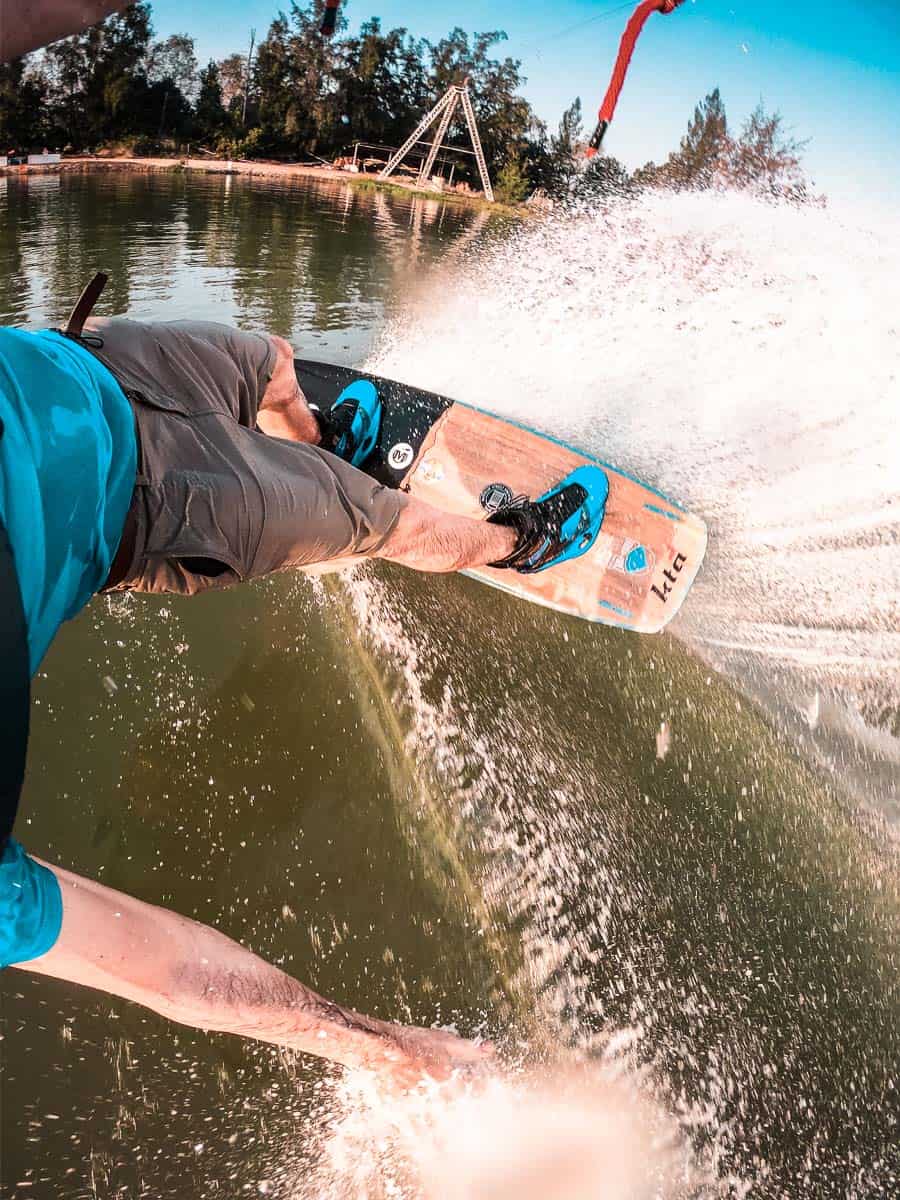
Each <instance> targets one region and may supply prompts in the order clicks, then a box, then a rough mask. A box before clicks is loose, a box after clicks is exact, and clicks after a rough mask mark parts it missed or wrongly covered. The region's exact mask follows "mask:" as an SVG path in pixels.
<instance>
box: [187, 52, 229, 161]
mask: <svg viewBox="0 0 900 1200" xmlns="http://www.w3.org/2000/svg"><path fill="white" fill-rule="evenodd" d="M194 122H195V125H196V129H197V133H198V135H199V136H200V137H201V138H204V139H209V140H211V141H212V140H215V139H216V138H218V137H219V136H220V135H221V134H222V133H224V131H225V129H226V128H227V126H228V113H227V112H226V111H225V106H224V105H223V103H222V84H221V82H220V80H219V68H218V67H217V66H216V64H215V62H213V61H212V60H210V62H209V63H207V65H206V66H205V67H204V68H203V70H202V71H201V72H200V88H199V91H198V93H197V103H196V105H195V106H194Z"/></svg>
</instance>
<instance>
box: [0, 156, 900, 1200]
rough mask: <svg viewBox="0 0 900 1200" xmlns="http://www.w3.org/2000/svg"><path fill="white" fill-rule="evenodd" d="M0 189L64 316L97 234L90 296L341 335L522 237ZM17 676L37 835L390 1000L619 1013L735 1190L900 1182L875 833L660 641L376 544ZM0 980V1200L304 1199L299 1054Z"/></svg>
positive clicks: (891, 969) (770, 732)
mask: <svg viewBox="0 0 900 1200" xmlns="http://www.w3.org/2000/svg"><path fill="white" fill-rule="evenodd" d="M0 184H2V181H0ZM0 214H2V219H0V256H2V263H0V289H2V290H0V319H2V320H3V321H4V322H6V323H17V324H29V325H33V326H41V325H46V324H49V323H52V322H53V321H55V320H57V319H58V318H59V317H60V316H61V315H62V314H63V313H64V311H65V310H66V309H67V307H68V306H69V304H70V303H71V302H72V299H73V298H74V296H75V295H76V294H77V292H78V291H79V290H80V287H81V285H82V283H83V282H84V281H85V280H86V279H87V277H89V276H90V274H91V273H92V272H93V271H94V270H95V269H98V268H103V269H105V270H108V271H110V273H111V276H112V281H111V284H110V289H109V294H108V296H107V297H106V298H105V300H104V311H108V312H111V311H116V312H121V311H126V310H127V311H130V312H131V313H132V314H133V315H137V316H147V317H149V316H151V315H152V316H159V315H165V316H169V317H187V316H197V317H203V318H213V319H220V320H228V321H233V322H235V323H239V324H242V325H245V326H247V327H253V328H268V329H270V330H272V331H274V332H277V333H280V334H283V335H285V336H288V337H290V338H291V339H292V340H293V341H294V343H295V344H296V345H297V346H298V348H300V349H301V350H302V352H303V353H304V354H306V355H308V356H310V357H321V358H323V359H328V360H330V361H340V362H346V363H358V362H361V361H362V360H363V359H364V358H365V356H366V354H367V353H368V352H369V350H370V349H371V348H372V346H373V345H374V344H375V343H376V341H377V339H378V337H379V335H380V334H381V333H382V332H383V330H384V328H385V326H386V324H387V322H388V321H389V320H390V319H391V317H392V316H393V315H394V314H397V313H400V312H402V311H404V310H406V309H407V308H408V307H409V306H411V305H415V303H416V302H417V297H418V296H419V294H420V290H421V289H422V287H423V286H424V285H425V284H427V282H428V280H429V279H433V278H435V277H436V273H437V272H438V271H444V272H448V273H449V274H450V275H451V276H452V270H453V261H454V252H455V251H456V253H460V252H465V251H464V249H463V248H466V249H470V248H471V247H474V246H477V244H478V242H479V239H483V238H486V237H487V238H492V237H494V238H496V237H502V236H505V234H504V231H503V229H502V228H501V229H498V228H496V227H494V226H492V225H490V224H488V225H486V226H484V227H482V220H483V219H482V218H481V217H479V216H476V215H473V214H471V213H469V212H468V211H466V210H462V209H459V208H451V207H445V206H443V205H441V204H440V203H438V202H436V201H421V200H417V199H412V198H409V199H407V198H402V197H401V198H397V197H394V196H390V197H384V196H380V195H374V196H373V195H372V194H370V193H365V194H356V193H354V192H353V191H352V190H351V189H343V188H338V189H335V190H330V191H326V190H321V189H311V188H304V187H297V188H290V189H284V188H280V187H277V188H276V187H272V186H261V185H255V184H252V183H250V182H248V181H246V180H227V179H222V178H208V179H198V178H189V179H188V178H183V177H172V176H148V177H143V176H142V177H128V176H119V177H114V178H113V177H110V178H102V177H98V178H90V177H83V178H78V177H72V178H68V177H66V178H63V179H62V180H60V179H35V180H32V181H31V183H30V184H25V183H22V182H18V181H15V182H14V181H10V183H9V184H8V186H7V187H6V189H5V191H4V192H0ZM473 336H476V335H473ZM482 336H489V333H488V332H487V331H483V333H482ZM420 382H421V383H423V384H424V385H427V383H428V381H427V380H421V381H420ZM34 691H35V699H34V723H33V734H32V743H31V754H30V771H29V780H28V785H27V789H26V793H25V796H24V798H23V804H22V809H21V816H20V824H19V826H18V833H19V836H20V838H21V840H22V841H23V842H24V843H25V844H26V845H27V846H28V847H29V848H30V849H31V850H33V851H34V852H35V853H39V854H40V855H42V856H43V857H46V858H47V859H49V860H50V861H55V862H58V863H60V864H62V865H64V866H67V867H70V868H72V869H74V870H76V871H78V872H80V873H82V874H85V875H89V876H95V877H98V878H100V879H101V880H102V881H103V882H105V883H107V884H109V885H111V886H113V887H118V888H121V889H123V890H126V891H128V892H130V893H132V894H134V895H137V896H139V897H141V898H142V899H145V900H148V901H151V902H153V903H159V904H163V905H166V906H169V907H171V908H174V909H177V910H178V911H180V912H183V913H186V914H189V915H191V916H193V917H196V918H197V919H199V920H202V921H205V922H208V923H210V924H214V925H215V926H216V927H217V928H219V929H221V930H223V931H224V932H225V933H227V934H229V935H231V936H232V937H235V938H237V939H239V940H240V941H242V942H244V943H245V944H246V945H248V946H250V947H251V948H253V949H254V950H255V951H257V952H259V953H260V954H262V955H264V956H265V957H267V958H269V959H272V960H273V961H276V962H278V963H280V964H283V965H284V966H285V968H286V969H287V970H289V971H291V972H293V973H295V974H296V975H297V976H298V977H300V978H301V979H303V980H304V981H306V982H308V983H310V984H311V985H313V986H314V987H316V988H317V989H319V990H320V991H322V992H324V993H325V994H327V995H330V996H333V997H335V998H336V999H340V1000H341V1001H343V1002H345V1003H348V1004H351V1005H353V1006H354V1007H357V1008H360V1009H363V1010H364V1011H371V1012H374V1013H377V1014H378V1015H381V1016H385V1017H387V1016H391V1017H397V1018H401V1019H410V1020H414V1021H416V1022H419V1023H425V1024H428V1023H431V1022H433V1021H436V1020H442V1021H454V1022H456V1023H457V1024H458V1025H459V1027H460V1028H461V1029H463V1030H467V1031H472V1030H475V1029H481V1028H486V1029H487V1030H488V1031H489V1032H490V1034H491V1035H492V1036H494V1037H497V1038H498V1039H499V1040H500V1041H501V1042H504V1041H505V1042H506V1043H507V1044H508V1043H511V1042H513V1041H515V1040H516V1038H517V1037H521V1038H525V1039H527V1040H528V1041H529V1042H530V1043H531V1044H532V1045H533V1046H534V1047H536V1048H539V1049H540V1051H541V1052H542V1053H546V1052H547V1049H548V1047H549V1046H556V1047H562V1046H564V1045H566V1044H571V1043H576V1042H578V1041H582V1040H584V1039H585V1038H586V1037H587V1036H588V1035H589V1034H591V1033H596V1032H602V1031H612V1030H619V1029H622V1028H626V1027H627V1028H631V1029H635V1028H636V1029H638V1030H639V1031H640V1037H639V1039H638V1044H637V1045H638V1048H637V1051H636V1054H637V1056H638V1058H639V1059H640V1061H641V1062H643V1063H646V1064H648V1065H649V1066H650V1067H651V1070H652V1075H653V1078H654V1079H655V1080H656V1082H657V1084H658V1085H659V1086H660V1087H661V1088H662V1089H664V1092H665V1094H666V1096H667V1098H668V1100H669V1101H670V1103H671V1104H672V1105H673V1106H674V1107H681V1108H689V1107H696V1108H698V1109H701V1110H703V1113H704V1114H705V1115H704V1116H703V1118H702V1119H700V1118H698V1119H697V1121H696V1122H695V1124H694V1126H693V1128H695V1129H696V1135H695V1136H696V1141H697V1144H698V1148H699V1149H701V1150H703V1149H705V1148H708V1147H710V1146H714V1147H717V1148H718V1150H719V1152H720V1153H721V1156H722V1163H723V1168H722V1169H723V1171H731V1172H734V1173H735V1174H736V1175H737V1176H739V1177H741V1178H742V1179H744V1180H746V1181H748V1182H750V1183H751V1184H752V1185H753V1189H754V1190H753V1193H752V1194H754V1195H762V1196H771V1197H782V1196H784V1197H806V1196H809V1197H813V1196H825V1197H843V1196H851V1195H852V1196H866V1197H876V1196H888V1195H891V1194H892V1192H893V1189H895V1188H896V1187H897V1180H898V1171H900V1155H898V1144H900V1137H898V1111H900V1099H898V1093H897V1079H896V1068H897V1062H898V1058H900V1054H898V1051H900V998H898V988H897V978H898V976H897V969H898V936H897V914H898V875H897V868H896V860H895V858H894V857H893V856H892V853H891V851H890V849H889V848H888V847H887V846H886V844H885V842H884V840H883V837H882V835H881V833H880V832H879V830H878V829H877V828H870V827H869V826H868V825H867V824H866V823H865V822H863V821H862V820H861V819H859V818H858V817H857V816H856V815H855V813H854V812H853V811H851V810H848V808H847V807H846V802H845V801H844V800H843V799H841V798H840V797H838V796H837V795H833V794H832V793H831V792H830V791H829V789H828V787H827V786H826V785H825V783H824V782H823V781H822V780H821V779H819V778H818V777H817V776H816V775H815V774H814V772H813V770H812V769H811V768H810V767H809V766H807V765H806V764H805V763H804V761H803V759H802V757H801V756H800V754H799V752H798V750H797V748H796V747H795V746H793V745H792V744H791V743H789V742H786V741H785V739H784V737H783V736H782V735H779V734H778V733H777V732H776V731H775V729H774V728H773V726H772V725H771V724H770V722H769V720H768V719H767V717H766V716H765V714H764V713H763V712H762V711H760V710H759V709H757V708H756V707H755V706H754V705H753V704H752V703H751V702H750V701H748V700H746V699H745V698H743V697H742V696H741V695H740V693H739V692H738V691H737V690H736V689H735V688H734V687H733V686H732V685H730V684H728V683H726V682H725V681H724V680H721V679H719V678H718V677H716V676H715V675H713V674H711V672H710V671H709V669H708V668H706V667H704V666H703V665H702V664H700V663H699V662H698V661H696V660H695V659H694V658H693V657H692V656H691V655H690V654H689V653H688V652H687V651H686V650H684V649H683V648H682V647H681V646H680V645H679V644H678V643H677V642H675V641H674V640H672V639H670V638H661V639H652V640H651V639H640V638H638V637H635V636H632V635H624V634H621V633H618V632H615V631H611V630H606V629H602V628H598V627H590V626H587V625H584V624H580V623H577V622H572V621H569V620H567V619H564V618H561V617H559V616H557V615H555V614H552V613H548V612H546V611H543V610H540V609H537V608H533V607H530V606H525V605H523V604H520V603H517V602H515V601H513V600H512V599H510V598H508V597H505V596H503V595H500V594H498V593H494V592H490V591H488V590H486V589H484V588H482V587H479V586H478V585H477V584H475V583H474V582H472V581H469V580H465V579H454V578H448V579H435V580H422V579H417V578H413V577H411V576H409V575H405V574H404V573H403V572H402V571H400V570H397V569H389V568H384V569H379V570H378V571H375V572H372V573H371V574H370V575H368V576H364V577H363V578H362V579H361V580H356V581H354V582H352V583H347V582H342V581H340V580H334V579H329V580H327V581H326V582H325V583H324V584H316V585H314V584H312V583H310V582H309V581H306V580H303V579H292V578H288V577H280V578H277V579H273V580H270V581H263V582H259V583H256V584H253V585H250V586H247V587H244V588H242V589H239V590H237V591H233V592H229V593H216V594H210V595H207V596H203V597H199V598H196V599H194V600H192V601H178V600H175V599H169V600H166V599H158V598H157V599H143V598H138V599H116V600H115V601H113V602H107V601H105V600H98V601H96V602H95V603H94V604H92V605H91V606H90V607H89V609H88V610H87V611H86V612H85V613H83V614H82V615H81V616H80V617H79V618H78V619H77V620H76V621H75V622H73V623H72V624H71V625H69V626H68V627H66V628H65V629H64V630H63V631H62V632H61V634H60V636H59V637H58V639H57V641H56V643H55V644H54V646H53V648H52V650H51V652H50V654H49V655H48V657H47V659H46V661H45V663H44V665H43V667H42V670H41V674H40V677H39V679H38V680H36V683H35V689H34ZM676 713H677V721H676V720H675V718H674V717H673V714H676ZM663 720H673V725H674V730H675V736H674V738H673V745H672V749H671V751H670V752H669V754H668V755H667V756H666V757H665V758H663V759H660V758H658V757H657V754H656V743H655V738H656V733H657V731H658V729H659V726H660V723H661V721H663ZM97 936H98V938H102V936H103V931H102V930H98V931H97ZM548 946H552V947H554V948H555V953H554V954H553V955H552V956H550V957H549V958H548V957H547V956H546V955H544V953H543V951H544V950H546V948H547V947H548ZM0 986H2V989H3V993H2V995H3V1017H4V1021H5V1030H4V1038H5V1040H4V1042H3V1050H4V1053H3V1058H4V1070H5V1073H4V1082H3V1091H2V1101H3V1117H2V1121H3V1126H2V1135H3V1162H2V1180H3V1184H4V1186H5V1187H6V1189H7V1191H8V1193H9V1195H10V1196H14V1197H17V1198H18V1197H20V1196H21V1197H25V1196H32V1197H42V1198H43V1197H45V1196H46V1197H59V1198H65V1200H69V1198H71V1200H74V1198H76V1197H78V1198H80V1197H88V1196H90V1197H102V1198H106V1197H110V1198H111V1197H139V1196H140V1197H144V1196H146V1197H173V1198H174V1197H179V1198H180V1197H188V1196H191V1197H193V1196H211V1197H213V1196H214V1197H229V1198H230V1197H238V1196H244V1195H248V1194H251V1195H252V1194H258V1193H259V1186H260V1181H261V1180H266V1181H268V1182H267V1184H266V1188H267V1190H266V1191H265V1193H264V1194H268V1195H275V1196H280V1197H286V1198H287V1197H296V1196H300V1195H305V1194H306V1193H305V1192H304V1191H303V1187H304V1183H303V1180H304V1171H305V1167H304V1161H305V1160H304V1156H305V1155H306V1154H307V1153H309V1147H310V1146H311V1145H312V1144H313V1142H314V1140H315V1139H314V1136H313V1134H314V1132H315V1130H316V1129H317V1128H318V1127H319V1122H320V1119H321V1117H320V1114H319V1113H318V1110H319V1109H320V1108H321V1100H320V1098H319V1093H318V1091H317V1084H318V1082H319V1081H320V1080H321V1079H322V1077H323V1072H322V1068H321V1067H320V1066H319V1065H318V1064H316V1063H315V1062H313V1061H310V1060H299V1061H297V1062H289V1061H287V1060H286V1059H285V1058H284V1057H283V1056H281V1055H279V1054H278V1053H277V1052H275V1051H272V1050H270V1049H268V1048H259V1047H254V1046H252V1045H248V1044H246V1043H242V1042H240V1041H237V1040H235V1039H228V1038H224V1037H219V1036H211V1035H206V1034H203V1033H199V1032H195V1031H191V1030H186V1029H176V1028H174V1027H173V1026H170V1025H167V1024H166V1023H165V1022H163V1021H161V1020H159V1019H157V1018H156V1017H154V1016H153V1015H152V1014H149V1013H146V1012H144V1011H142V1010H139V1009H137V1008H135V1007H133V1006H130V1005H128V1004H125V1003H120V1002H118V1001H112V1000H110V999H108V998H106V997H103V996H98V995H96V994H90V993H86V992H83V991H79V990H78V989H75V988H71V987H68V986H66V985H62V984H59V983H55V982H52V981H45V980H38V979H31V978H29V977H28V976H26V975H25V974H22V973H19V972H14V971H9V972H6V973H5V975H4V977H3V979H2V981H0Z"/></svg>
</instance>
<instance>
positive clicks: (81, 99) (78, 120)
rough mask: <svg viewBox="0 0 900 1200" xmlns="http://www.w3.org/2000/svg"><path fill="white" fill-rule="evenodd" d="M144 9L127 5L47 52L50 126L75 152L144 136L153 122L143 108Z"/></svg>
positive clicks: (147, 33) (147, 31)
mask: <svg viewBox="0 0 900 1200" xmlns="http://www.w3.org/2000/svg"><path fill="white" fill-rule="evenodd" d="M151 36H152V28H151V25H150V6H149V4H146V3H141V4H132V5H131V6H130V7H129V8H126V9H125V10H124V11H123V12H121V13H118V14H117V15H115V16H112V17H108V18H107V19H106V20H105V21H102V22H100V24H98V25H93V26H91V28H90V29H87V30H85V32H84V33H82V34H78V35H77V36H75V37H72V38H65V39H63V41H61V42H57V43H56V44H55V45H53V46H50V47H49V49H48V50H47V51H46V57H45V62H46V64H47V69H48V75H49V78H50V80H51V94H50V100H51V104H52V108H53V123H54V125H55V127H56V129H57V131H58V134H59V136H61V138H62V140H64V141H68V142H69V143H71V144H72V145H74V146H76V147H83V146H85V145H90V144H92V143H95V142H99V141H103V140H108V139H112V138H116V137H122V136H126V135H127V134H130V133H134V132H147V131H148V130H149V129H150V128H152V125H153V122H154V119H155V118H156V119H158V110H156V109H154V108H153V106H148V95H147V93H148V88H149V85H148V81H147V75H146V71H145V62H146V55H147V50H148V48H149V45H150V38H151Z"/></svg>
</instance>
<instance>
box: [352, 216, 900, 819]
mask: <svg viewBox="0 0 900 1200" xmlns="http://www.w3.org/2000/svg"><path fill="white" fill-rule="evenodd" d="M898 279H900V235H898V233H897V229H896V225H895V224H892V225H888V224H886V223H884V222H883V220H882V219H880V218H875V217H872V218H868V217H866V216H865V215H861V214H859V213H839V212H835V211H829V210H822V209H814V208H794V207H790V206H777V205H775V206H773V205H769V204H764V203H760V202H758V201H754V200H751V199H749V198H747V197H744V196H739V195H734V194H724V195H722V194H715V195H681V196H672V195H654V196H650V197H647V198H644V199H642V200H641V201H640V202H637V203H635V204H633V205H629V206H625V205H621V204H620V205H614V206H612V207H611V208H609V209H608V210H603V211H599V212H598V211H594V212H589V213H583V214H575V215H572V216H570V217H568V218H564V219H559V220H555V221H553V222H550V223H542V224H540V225H538V226H536V227H526V228H525V229H524V230H523V231H522V232H521V233H519V234H518V235H517V236H514V237H512V238H510V239H509V240H508V241H506V242H504V243H502V244H500V245H498V246H495V247H493V248H491V249H490V250H488V251H487V252H486V253H484V254H482V255H481V256H480V257H478V258H475V259H472V260H471V261H470V263H469V265H468V266H467V268H465V269H462V270H460V268H459V266H458V264H456V265H455V267H454V271H453V274H452V278H450V279H448V280H445V281H443V283H442V284H440V285H439V286H436V287H435V288H434V289H433V291H432V292H431V294H430V295H429V296H428V297H427V301H426V302H424V303H423V302H417V304H416V305H415V307H414V308H413V309H411V310H410V311H409V312H408V313H407V314H406V316H405V317H404V318H403V319H402V320H401V321H400V322H398V323H397V324H396V325H395V326H394V327H393V328H392V329H391V331H390V332H389V334H388V336H387V337H386V338H385V340H384V342H383V344H382V345H381V347H380V349H379V351H378V353H377V354H376V356H375V357H374V359H373V361H372V362H370V364H369V366H370V368H371V369H372V370H375V371H379V372H381V373H382V374H385V375H388V376H393V377H396V378H400V379H402V380H404V381H406V382H410V383H417V384H422V385H425V386H427V387H429V388H431V389H433V390H436V391H440V392H443V393H445V394H447V395H451V396H458V397H460V398H462V399H465V400H467V401H470V402H472V403H474V404H477V405H479V406H483V407H485V408H488V409H490V410H491V411H494V412H497V413H500V414H502V415H505V416H509V417H512V418H515V419H516V420H521V421H524V422H526V423H528V424H530V425H532V426H534V427H536V428H538V429H544V430H546V431H548V432H551V433H553V434H556V435H558V436H561V437H563V438H564V439H565V440H568V441H571V442H572V443H573V444H574V445H578V446H582V447H583V448H584V449H585V450H586V451H588V452H591V453H595V454H597V456H598V457H601V458H605V459H608V460H609V461H612V462H615V463H616V464H617V465H619V466H621V467H623V468H625V469H626V470H629V471H632V472H634V473H635V474H637V475H638V476H640V477H642V478H644V479H646V480H647V481H648V482H650V483H652V484H654V485H657V486H659V487H660V488H661V489H662V490H664V491H666V492H668V493H670V494H671V495H673V496H674V497H675V498H677V499H678V500H679V501H680V502H682V503H684V504H685V505H687V506H688V507H690V508H692V509H694V510H695V511H697V512H698V513H700V514H701V515H702V516H703V517H704V518H705V519H706V520H707V521H708V522H709V525H710V530H711V543H710V551H709V555H708V559H707V564H706V567H705V570H704V572H703V573H702V574H701V577H700V579H699V581H698V583H697V585H696V587H695V591H694V594H693V596H692V597H691V600H690V602H689V603H688V604H687V605H686V606H685V609H684V610H683V616H682V617H681V619H680V620H679V622H678V623H677V625H676V632H677V633H678V634H679V636H681V637H682V638H684V639H685V640H686V641H687V642H688V643H689V645H691V646H692V647H693V648H694V650H695V651H697V652H699V653H701V654H702V655H703V656H704V657H705V658H706V659H707V660H708V661H709V662H710V663H711V664H713V665H714V666H715V667H717V668H718V669H720V670H723V671H726V672H728V673H729V674H730V675H731V676H732V677H733V678H735V679H737V680H739V682H740V684H741V686H742V687H743V688H744V689H745V690H746V691H747V692H748V693H749V694H750V695H752V696H753V697H754V698H755V699H757V700H760V701H762V702H763V703H765V704H766V706H767V707H768V708H769V710H770V711H771V712H773V713H775V714H777V716H778V717H779V719H780V720H781V721H782V722H784V724H785V727H786V728H788V729H789V730H790V732H791V734H792V736H793V737H794V738H796V739H800V738H801V737H802V738H803V740H804V742H805V745H806V749H807V750H808V751H809V753H810V754H812V755H813V756H814V757H816V758H817V760H818V761H819V762H821V763H824V764H825V765H826V766H827V767H828V769H830V770H831V771H832V772H833V773H834V775H835V778H836V779H839V780H840V781H842V782H843V783H845V784H850V785H852V786H853V787H854V789H855V794H856V796H857V798H858V799H863V800H864V801H865V802H866V803H867V804H870V805H871V806H872V807H873V808H875V809H876V810H878V811H880V812H881V813H883V814H887V815H888V817H889V818H891V819H893V820H898V819H900V793H898V784H897V780H898V777H900V773H898V770H897V768H898V766H900V736H898V735H900V633H898V629H900V422H898V420H897V395H898V382H900V339H898V332H900V324H898V316H897V314H898V312H900V285H898V283H897V281H898ZM816 697H819V699H818V700H817V699H816ZM811 706H815V707H816V711H817V719H816V721H815V723H812V722H810V721H809V720H808V718H807V714H808V712H809V711H810V709H811Z"/></svg>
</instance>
